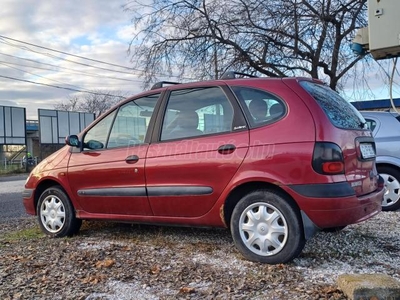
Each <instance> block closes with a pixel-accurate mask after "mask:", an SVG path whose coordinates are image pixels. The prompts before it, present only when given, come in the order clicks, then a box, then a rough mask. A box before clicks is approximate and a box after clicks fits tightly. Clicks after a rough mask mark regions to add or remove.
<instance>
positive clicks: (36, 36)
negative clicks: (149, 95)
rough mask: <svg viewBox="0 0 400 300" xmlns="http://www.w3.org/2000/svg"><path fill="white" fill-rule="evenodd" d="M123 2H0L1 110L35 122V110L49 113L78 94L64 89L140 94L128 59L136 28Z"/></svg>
mask: <svg viewBox="0 0 400 300" xmlns="http://www.w3.org/2000/svg"><path fill="white" fill-rule="evenodd" d="M126 2H127V1H125V0H112V1H110V0H81V1H77V0H70V1H30V0H19V1H14V0H5V1H4V0H3V1H1V9H0V76H3V77H0V105H5V106H22V107H26V109H27V118H28V119H37V109H38V108H49V109H53V108H54V104H55V103H56V102H60V101H66V100H67V99H68V98H69V97H70V96H71V95H74V94H76V93H77V92H74V91H71V90H67V89H72V90H90V91H93V90H98V89H103V90H104V89H106V90H110V91H111V90H115V91H122V92H125V93H128V94H132V93H137V92H140V91H141V90H142V84H141V79H140V78H138V77H137V76H136V74H137V73H138V72H137V71H134V70H131V69H130V68H132V64H131V63H130V58H129V56H128V55H127V50H128V44H129V42H130V40H131V38H132V36H133V34H134V28H133V26H132V25H131V23H130V16H129V14H128V13H126V12H124V11H123V8H122V5H124V4H125V3H126ZM35 45H36V46H40V47H44V48H48V49H44V48H40V47H35ZM50 49H53V50H57V51H60V52H56V51H51V50H50ZM61 52H65V53H68V54H73V55H78V56H82V57H85V58H89V59H93V60H99V61H104V62H107V63H111V64H115V65H118V66H121V67H117V66H112V65H109V64H102V63H98V62H94V61H90V60H85V59H81V58H78V57H74V56H70V55H67V54H65V53H61ZM124 67H125V68H124ZM4 77H9V78H4ZM52 86H56V87H52ZM57 87H60V88H57ZM64 88H67V89H64Z"/></svg>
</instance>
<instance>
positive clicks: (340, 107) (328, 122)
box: [23, 74, 384, 264]
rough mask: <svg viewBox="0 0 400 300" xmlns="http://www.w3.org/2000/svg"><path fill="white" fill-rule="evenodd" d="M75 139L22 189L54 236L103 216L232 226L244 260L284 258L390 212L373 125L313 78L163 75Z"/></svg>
mask: <svg viewBox="0 0 400 300" xmlns="http://www.w3.org/2000/svg"><path fill="white" fill-rule="evenodd" d="M228 75H231V74H228ZM232 77H233V78H232ZM66 144H67V145H66V146H65V147H64V148H62V149H61V150H59V151H58V152H56V153H54V154H53V155H51V156H49V157H48V158H47V159H45V160H44V161H42V162H41V163H40V164H39V165H38V166H37V167H36V168H35V169H34V170H33V171H32V173H31V174H30V176H29V178H28V180H27V182H26V185H25V190H24V194H23V199H24V200H23V202H24V205H25V208H26V211H27V212H28V213H29V214H33V215H37V216H38V220H39V224H40V227H41V228H42V230H43V231H44V232H45V233H47V234H49V235H51V236H56V237H63V236H69V235H73V234H75V233H77V232H78V231H79V228H80V226H81V223H82V220H93V219H97V220H99V219H101V220H112V221H129V222H144V223H156V224H174V225H178V224H179V225H186V226H187V225H188V226H214V227H227V228H229V229H230V231H231V233H232V237H233V240H234V243H235V245H236V246H237V248H238V250H239V251H240V252H241V253H242V254H243V256H244V257H246V258H247V259H249V260H252V261H258V262H265V263H270V264H275V263H284V262H288V261H290V260H292V259H293V258H295V257H297V256H298V255H299V254H300V253H301V251H302V249H303V247H304V245H305V242H306V240H307V239H309V238H310V237H312V235H313V234H314V233H315V232H316V231H317V230H321V229H328V230H333V229H340V228H343V227H344V226H346V225H349V224H353V223H357V222H361V221H364V220H366V219H368V218H370V217H372V216H374V215H376V214H378V213H379V212H380V211H381V202H382V199H383V193H384V190H383V180H382V178H380V177H379V175H378V173H377V171H376V168H375V143H374V139H373V137H372V135H371V131H370V130H368V129H367V127H366V126H365V120H364V119H363V117H362V116H361V115H360V114H359V113H358V111H357V110H356V109H354V108H353V106H352V105H350V104H349V103H348V102H346V101H345V100H344V99H343V98H341V97H340V96H339V95H338V94H337V93H336V92H334V91H332V90H331V89H330V88H328V87H327V86H325V85H324V84H322V83H321V82H319V81H315V80H312V79H307V78H235V76H225V78H223V79H221V80H214V81H205V82H195V83H186V84H175V85H171V83H169V85H168V86H164V85H163V84H157V85H155V87H153V89H151V90H150V91H147V92H144V93H142V94H139V95H137V96H133V97H130V98H128V99H126V100H124V101H122V102H121V103H119V104H118V105H117V106H115V107H114V108H112V109H111V110H110V111H108V112H107V113H106V114H104V115H103V116H102V117H101V118H98V119H97V120H95V121H94V122H93V123H92V124H91V125H90V126H89V127H88V128H86V129H85V130H84V131H83V132H81V133H80V134H79V136H76V135H71V136H69V137H67V138H66Z"/></svg>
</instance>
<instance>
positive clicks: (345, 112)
mask: <svg viewBox="0 0 400 300" xmlns="http://www.w3.org/2000/svg"><path fill="white" fill-rule="evenodd" d="M300 85H301V86H302V87H303V88H304V89H305V90H306V91H307V92H308V93H309V94H311V96H313V97H314V99H315V100H316V101H317V103H318V104H319V106H320V107H321V108H322V109H323V111H324V112H325V114H326V115H327V116H328V118H329V120H330V121H331V122H332V124H333V125H334V126H336V127H338V128H343V129H368V128H367V125H366V122H365V120H364V118H363V116H362V115H361V114H360V112H359V111H358V110H357V109H356V108H355V107H354V106H353V105H351V104H350V103H348V102H347V101H346V100H344V99H343V98H342V97H341V96H340V95H339V94H338V93H336V92H335V91H333V90H332V89H330V88H329V87H327V86H325V85H322V84H318V83H315V82H310V81H302V82H300Z"/></svg>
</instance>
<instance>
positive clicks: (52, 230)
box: [37, 186, 82, 237]
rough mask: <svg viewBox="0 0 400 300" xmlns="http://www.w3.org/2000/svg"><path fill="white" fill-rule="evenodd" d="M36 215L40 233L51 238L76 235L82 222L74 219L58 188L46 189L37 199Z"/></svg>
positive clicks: (71, 210)
mask: <svg viewBox="0 0 400 300" xmlns="http://www.w3.org/2000/svg"><path fill="white" fill-rule="evenodd" d="M37 215H38V220H39V225H40V228H41V229H42V231H43V232H44V233H46V234H48V235H50V236H53V237H64V236H71V235H73V234H75V233H77V232H78V231H79V229H80V227H81V225H82V220H80V219H77V218H76V217H75V212H74V209H73V206H72V204H71V202H70V200H69V198H68V196H67V194H66V193H65V192H64V191H63V190H62V189H61V187H59V186H53V187H50V188H48V189H46V190H45V191H44V192H43V193H42V194H41V195H40V197H39V201H38V204H37Z"/></svg>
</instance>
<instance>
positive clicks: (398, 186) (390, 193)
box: [377, 166, 400, 211]
mask: <svg viewBox="0 0 400 300" xmlns="http://www.w3.org/2000/svg"><path fill="white" fill-rule="evenodd" d="M377 169H378V172H379V175H381V176H382V178H383V179H384V181H385V188H386V191H385V194H384V196H383V201H382V210H384V211H393V210H398V209H399V208H400V172H399V171H398V170H397V169H395V168H392V167H387V166H383V167H379V166H378V168H377Z"/></svg>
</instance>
